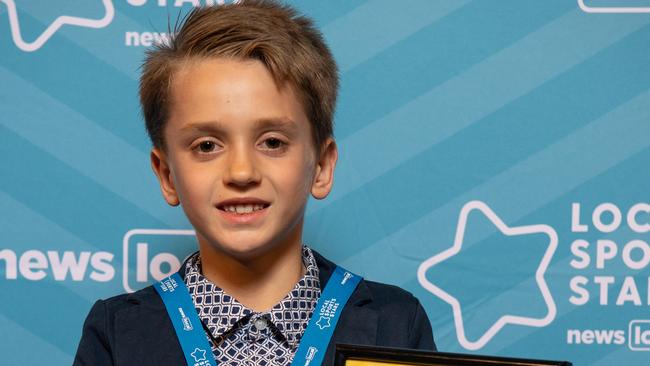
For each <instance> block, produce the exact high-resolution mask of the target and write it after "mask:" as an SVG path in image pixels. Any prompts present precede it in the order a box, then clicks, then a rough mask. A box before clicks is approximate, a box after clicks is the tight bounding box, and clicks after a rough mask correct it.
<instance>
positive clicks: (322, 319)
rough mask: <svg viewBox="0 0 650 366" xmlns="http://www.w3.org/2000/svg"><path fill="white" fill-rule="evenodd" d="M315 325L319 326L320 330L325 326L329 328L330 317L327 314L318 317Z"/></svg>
mask: <svg viewBox="0 0 650 366" xmlns="http://www.w3.org/2000/svg"><path fill="white" fill-rule="evenodd" d="M316 325H318V327H319V328H320V330H323V329H325V328H329V327H330V326H331V324H330V318H329V317H328V316H322V315H321V316H320V318H318V321H316Z"/></svg>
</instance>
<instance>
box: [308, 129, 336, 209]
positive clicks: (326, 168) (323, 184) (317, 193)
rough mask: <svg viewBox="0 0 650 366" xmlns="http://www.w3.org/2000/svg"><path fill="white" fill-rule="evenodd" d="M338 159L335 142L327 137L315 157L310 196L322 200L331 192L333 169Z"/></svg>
mask: <svg viewBox="0 0 650 366" xmlns="http://www.w3.org/2000/svg"><path fill="white" fill-rule="evenodd" d="M338 157H339V152H338V149H337V147H336V142H335V141H334V139H332V138H331V137H328V138H327V140H325V142H323V144H322V145H321V150H320V156H318V157H317V158H318V161H317V162H316V171H315V174H314V182H313V183H312V185H311V194H312V196H314V198H316V199H319V200H322V199H323V198H325V197H327V195H328V194H329V193H330V191H331V190H332V185H333V184H334V168H335V167H336V160H337V159H338Z"/></svg>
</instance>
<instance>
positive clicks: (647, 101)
mask: <svg viewBox="0 0 650 366" xmlns="http://www.w3.org/2000/svg"><path fill="white" fill-rule="evenodd" d="M7 2H10V1H9V0H3V1H0V250H3V249H10V250H11V251H13V252H15V253H16V254H17V255H18V256H20V255H22V254H23V253H24V252H26V251H28V250H32V249H35V250H39V251H42V252H47V251H58V252H60V253H62V252H64V251H73V252H75V253H76V254H79V253H80V252H83V251H89V252H93V253H94V252H98V251H105V252H110V253H113V254H114V258H113V260H112V262H111V264H112V266H113V267H114V268H115V276H114V278H113V279H112V280H111V281H109V282H97V281H92V280H90V279H89V278H88V274H89V273H90V270H88V271H87V272H86V277H85V278H84V280H83V281H73V280H71V278H70V277H67V279H66V280H64V281H58V280H55V279H54V278H53V275H52V273H51V271H50V269H46V270H45V272H46V273H47V276H46V277H45V278H44V279H42V280H38V281H32V280H27V279H25V278H23V277H22V276H21V274H20V272H19V273H18V279H7V276H6V273H7V266H6V262H5V261H2V260H0V293H1V296H0V299H1V301H0V329H1V330H2V331H1V332H0V333H1V335H0V355H2V356H0V363H1V364H6V365H17V364H21V365H37V364H49V365H67V364H71V363H72V359H73V357H74V352H75V349H76V346H77V343H78V341H79V337H80V330H81V325H82V322H83V319H84V317H85V316H86V314H87V312H88V310H89V309H90V306H91V305H92V303H93V302H94V301H95V300H96V299H97V298H106V297H109V296H112V295H115V294H118V293H121V292H123V291H124V288H123V284H122V275H123V270H122V268H123V264H124V256H123V252H122V251H123V238H124V236H125V234H126V233H127V232H128V231H129V230H132V229H136V228H151V229H191V227H190V226H189V224H188V222H187V220H186V219H185V218H184V216H183V214H182V211H181V210H180V209H178V208H170V207H168V206H167V205H166V204H165V203H164V201H163V200H162V198H161V196H160V193H159V188H158V186H157V183H156V181H155V178H154V175H153V174H152V173H151V170H150V167H149V161H148V152H149V148H150V146H149V142H148V140H147V138H146V135H145V132H144V128H143V122H142V118H141V116H140V112H139V106H138V103H137V102H138V100H137V83H138V81H137V80H138V67H139V65H140V62H141V60H142V55H143V50H144V47H133V46H126V45H125V34H126V32H152V31H157V32H164V31H166V29H167V19H168V17H171V18H172V19H174V18H175V17H176V14H177V13H178V11H179V10H180V8H177V7H174V6H171V4H173V2H174V1H172V0H169V1H168V2H169V3H170V5H169V6H167V7H161V6H158V5H157V3H158V2H157V1H154V0H149V1H148V2H146V4H145V5H143V6H132V5H130V4H129V3H127V1H126V0H114V1H113V2H112V3H113V4H114V7H115V15H114V18H113V20H112V22H111V24H110V25H108V26H106V27H104V28H101V29H91V28H84V27H78V26H64V27H62V28H61V29H60V30H59V31H57V32H56V33H55V34H54V35H53V36H52V37H51V38H50V39H49V40H48V41H47V42H46V43H45V44H44V45H43V47H41V48H40V49H38V50H36V51H33V52H25V51H22V50H20V49H19V48H18V47H17V46H16V45H15V44H14V42H13V40H12V36H11V32H10V26H9V14H8V11H7V9H8V8H7V6H6V4H7ZM190 2H191V1H188V2H187V3H190ZM201 3H203V1H201ZM290 3H292V4H294V5H296V6H297V7H298V8H299V9H300V10H302V11H304V12H305V13H307V14H308V15H310V16H312V17H313V18H314V19H315V20H316V22H317V24H318V26H319V27H320V29H322V31H323V33H324V35H325V37H326V39H327V41H328V43H329V44H330V46H331V48H332V50H333V52H334V54H335V56H336V58H337V60H338V63H339V67H340V71H341V91H340V98H339V101H340V102H339V105H338V108H337V113H336V138H337V141H338V144H339V147H340V160H339V165H338V167H337V171H336V184H335V188H334V191H333V192H332V194H331V196H330V197H329V198H328V199H326V200H324V201H319V202H310V206H309V208H308V212H307V226H306V229H305V237H304V240H305V243H307V244H309V245H311V246H312V247H314V248H315V249H317V250H319V251H320V252H321V253H323V254H325V255H326V256H328V257H329V258H331V259H332V260H334V261H336V262H338V263H340V264H341V265H343V266H345V267H347V268H349V269H350V270H352V271H355V272H359V273H362V274H363V275H364V276H365V277H367V278H370V279H374V280H378V281H383V282H388V283H392V284H396V285H399V286H402V287H404V288H406V289H408V290H409V291H411V292H413V293H414V294H415V295H416V296H417V297H418V298H419V299H420V300H421V301H422V303H423V304H424V305H425V308H426V309H427V312H428V314H429V317H430V319H431V322H432V325H433V328H434V334H435V337H436V341H437V343H438V347H439V348H440V349H441V350H443V351H448V352H471V353H481V354H492V355H503V356H517V357H531V358H547V359H566V360H570V361H572V362H574V364H575V365H645V364H650V353H648V352H634V351H631V350H630V349H629V348H628V347H627V344H623V345H616V344H610V345H604V344H603V345H596V344H591V345H589V344H579V345H577V344H567V330H568V329H594V330H596V329H623V330H626V331H627V327H628V323H629V321H630V320H632V319H650V315H648V314H650V312H649V311H648V310H649V307H650V295H649V294H648V293H649V292H650V288H649V287H650V286H649V285H648V278H649V277H650V272H649V270H648V268H644V269H640V270H632V269H629V268H627V267H625V266H624V265H622V264H621V261H620V258H617V259H616V260H613V261H611V263H608V264H607V266H606V268H605V269H595V268H594V266H593V265H592V266H590V267H589V269H586V270H578V269H575V268H573V267H571V265H570V261H571V260H572V259H574V256H573V254H572V253H571V251H570V246H571V243H572V242H573V241H574V240H576V239H586V240H588V241H589V242H590V243H592V245H593V244H595V242H596V240H598V239H609V240H613V241H614V242H616V243H617V244H619V252H620V251H622V249H623V245H624V244H625V243H627V242H628V241H630V240H633V239H639V240H643V241H645V242H650V234H648V233H635V232H633V231H631V230H630V229H629V228H628V227H627V226H626V225H623V227H621V228H620V229H619V230H617V231H615V232H613V233H598V232H595V231H594V229H593V227H591V230H590V231H589V232H588V233H574V232H572V231H571V204H572V203H574V202H578V203H581V205H582V209H583V218H582V220H583V221H585V222H588V221H589V218H590V213H591V211H592V210H593V209H594V208H595V207H596V206H597V205H598V204H600V203H603V202H612V203H614V204H616V205H617V206H618V207H620V208H621V210H622V211H623V218H625V213H626V210H627V209H628V208H629V207H630V206H632V205H633V204H635V203H639V202H646V203H648V202H650V194H649V193H648V192H649V191H648V187H650V90H649V88H650V14H648V13H623V14H607V13H586V12H584V11H582V10H581V9H580V7H579V6H578V1H577V0H544V1H539V0H474V1H470V0H408V1H394V0H393V1H389V0H368V1H362V0H345V1H343V0H335V1H309V0H296V1H290ZM585 3H587V4H588V5H589V6H594V7H606V6H625V7H644V6H645V7H650V1H646V0H626V1H618V0H607V1H606V0H587V1H585ZM612 4H613V5H612ZM16 5H17V7H18V19H19V21H20V30H21V34H22V37H23V38H24V39H25V40H26V41H33V40H35V39H36V38H37V37H38V36H39V35H40V34H41V33H42V32H43V31H44V30H45V29H46V28H47V27H48V25H49V24H51V23H52V22H53V21H54V20H55V19H56V18H57V17H58V16H61V15H72V16H77V17H86V18H91V19H98V18H100V17H102V16H103V14H104V10H105V9H104V5H103V4H102V1H101V0H93V1H90V0H83V1H82V0H66V1H63V0H58V1H48V2H45V1H28V0H16ZM189 8H190V5H186V6H184V7H183V8H182V9H183V10H188V9H189ZM471 200H481V201H483V202H485V203H487V204H488V205H489V206H490V207H491V208H492V209H493V210H494V211H495V212H496V213H497V214H498V215H499V216H500V217H501V218H502V220H504V221H505V222H506V223H507V224H509V225H511V226H518V225H532V224H547V225H550V226H552V227H553V228H555V230H556V231H557V233H558V236H559V244H558V249H557V251H556V252H555V255H554V257H553V259H552V261H551V264H550V266H549V268H548V270H547V272H546V280H547V282H548V286H549V288H550V291H551V293H552V294H553V298H554V300H555V303H556V305H557V315H556V317H555V319H554V320H553V321H552V322H551V324H549V325H548V326H546V327H541V328H535V327H526V326H516V325H509V326H506V327H505V328H503V329H502V330H501V331H500V332H498V334H497V335H496V336H495V337H494V338H492V339H491V340H490V341H489V342H488V343H487V344H486V345H485V347H483V348H482V349H480V350H476V351H470V350H467V349H464V348H463V347H462V346H461V344H460V343H459V341H458V339H457V331H456V329H455V327H454V321H453V315H452V311H451V307H450V306H449V305H448V304H447V303H446V302H444V301H442V300H441V299H439V298H438V297H436V296H434V295H433V294H431V293H429V292H428V291H426V290H425V289H424V288H423V287H422V286H421V285H420V284H419V283H418V281H417V278H416V272H417V269H418V266H419V265H420V263H422V262H423V261H424V260H426V259H427V258H429V257H431V256H434V255H436V254H438V253H440V252H441V251H443V250H445V249H447V248H449V247H451V245H452V244H453V240H454V235H455V232H456V224H457V220H458V214H459V212H460V209H461V208H462V207H463V205H464V204H465V203H467V202H469V201H471ZM637 218H638V220H639V222H640V223H644V222H646V223H647V222H648V215H647V214H643V213H642V214H639V215H638V216H637ZM590 226H591V225H590ZM176 239H177V238H174V240H170V238H156V237H150V238H148V239H146V240H149V241H151V242H150V245H151V247H150V251H155V250H158V251H162V250H166V251H170V252H173V253H175V254H176V255H177V256H179V257H180V258H182V257H183V256H184V255H186V254H188V253H189V251H190V250H191V248H192V247H193V243H192V241H191V240H188V239H186V238H184V239H180V238H178V241H176ZM143 240H144V239H143ZM156 240H158V241H159V243H158V244H156V245H157V246H156V245H154V241H156ZM546 245H547V241H546V240H545V238H543V237H540V236H530V237H521V238H509V237H505V236H503V235H500V234H499V233H498V230H497V229H496V228H495V227H494V226H492V225H490V224H489V223H488V222H487V221H486V220H485V218H483V217H481V216H480V215H478V214H477V215H475V216H470V223H469V224H468V231H467V234H466V238H465V242H464V245H463V251H462V252H461V253H459V255H457V256H455V257H454V258H452V259H450V260H448V261H445V262H443V263H441V264H439V265H436V266H434V267H433V268H432V269H431V270H430V271H428V272H427V278H428V279H429V280H430V281H432V282H433V283H435V284H436V285H438V286H440V287H441V288H443V289H445V290H446V291H448V292H450V293H451V294H453V295H454V296H455V297H457V299H458V300H459V301H460V302H461V303H462V304H463V318H464V322H465V326H466V329H465V331H466V334H467V336H468V338H470V339H473V340H476V339H478V338H479V337H480V336H481V335H482V334H483V333H484V332H485V331H486V330H487V328H489V327H490V326H491V324H493V323H494V322H495V321H496V320H497V319H498V318H499V317H500V316H502V315H504V314H516V315H521V316H529V317H542V316H543V314H544V313H545V311H546V307H545V305H544V302H543V299H542V297H541V295H540V293H539V289H538V287H537V286H536V283H535V282H534V273H535V270H536V269H537V266H538V265H539V261H540V260H541V256H542V255H543V252H544V250H545V249H546ZM129 250H131V252H129V253H131V254H130V255H133V253H134V252H133V247H131V248H130V249H129ZM590 252H591V253H592V254H593V253H594V250H593V248H592V249H591V250H590ZM153 254H155V253H152V255H153ZM637 254H638V253H637ZM636 258H638V256H637V257H636ZM593 259H594V258H592V260H593ZM135 271H136V269H135V264H134V260H133V259H130V261H129V263H128V273H129V275H130V276H133V275H134V273H135ZM578 275H584V276H586V277H588V278H590V282H592V281H591V280H592V279H593V276H594V275H611V276H615V278H616V281H617V282H616V283H615V284H614V285H612V287H611V288H610V304H609V305H600V304H598V295H599V293H598V291H597V288H596V287H595V285H593V283H592V284H591V287H589V289H590V294H591V296H592V299H591V300H590V301H589V302H588V303H587V304H586V305H583V306H576V305H573V304H571V303H570V302H569V297H570V296H571V295H573V292H572V291H571V289H570V288H569V281H570V280H571V278H572V277H574V276H578ZM625 276H633V277H634V278H635V279H636V281H637V284H639V288H638V289H639V293H640V297H641V300H642V305H639V306H636V305H634V304H631V303H627V304H624V305H622V306H616V305H615V304H613V303H614V302H615V299H616V295H617V293H618V290H619V289H620V286H621V282H622V280H623V278H624V277H625ZM143 286H144V284H139V285H138V287H143ZM648 329H650V327H649V328H648Z"/></svg>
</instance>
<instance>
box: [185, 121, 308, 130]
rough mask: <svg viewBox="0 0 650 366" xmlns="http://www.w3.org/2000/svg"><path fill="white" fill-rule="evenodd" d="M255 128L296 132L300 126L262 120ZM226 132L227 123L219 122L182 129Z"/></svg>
mask: <svg viewBox="0 0 650 366" xmlns="http://www.w3.org/2000/svg"><path fill="white" fill-rule="evenodd" d="M253 127H254V129H256V130H266V129H272V128H281V129H283V130H289V131H295V130H297V129H298V124H297V123H296V122H294V121H293V120H291V119H289V118H260V119H258V120H256V121H255V122H254V124H253ZM226 130H227V128H225V123H223V122H221V121H217V120H213V121H204V122H191V123H188V124H187V125H185V126H183V127H181V132H187V131H198V132H224V131H226Z"/></svg>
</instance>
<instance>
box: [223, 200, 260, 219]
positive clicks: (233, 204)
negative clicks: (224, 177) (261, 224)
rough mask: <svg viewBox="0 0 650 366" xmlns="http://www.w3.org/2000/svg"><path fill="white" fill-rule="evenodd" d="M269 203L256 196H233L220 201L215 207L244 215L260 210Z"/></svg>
mask: <svg viewBox="0 0 650 366" xmlns="http://www.w3.org/2000/svg"><path fill="white" fill-rule="evenodd" d="M269 206H270V204H269V203H268V202H266V201H262V200H260V199H257V198H235V199H229V200H225V201H222V202H220V203H219V204H217V208H218V209H219V210H221V211H224V212H228V213H231V214H238V215H246V214H250V213H253V212H255V211H261V210H263V209H265V208H267V207H269Z"/></svg>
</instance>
